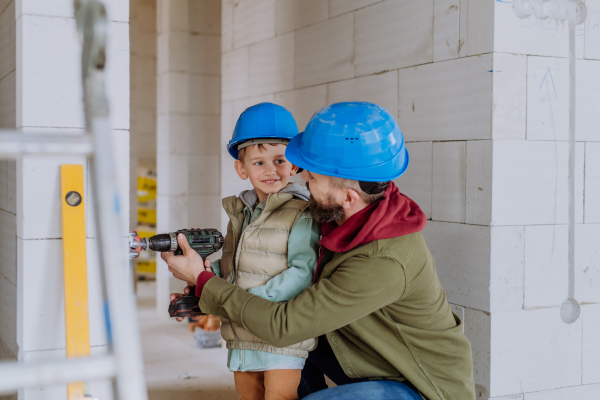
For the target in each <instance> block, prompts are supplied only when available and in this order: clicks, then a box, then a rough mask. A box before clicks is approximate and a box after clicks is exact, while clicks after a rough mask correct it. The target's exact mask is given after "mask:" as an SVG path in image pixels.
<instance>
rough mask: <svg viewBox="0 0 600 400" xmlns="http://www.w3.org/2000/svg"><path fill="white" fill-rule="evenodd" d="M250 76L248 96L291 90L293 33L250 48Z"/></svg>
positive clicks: (292, 81)
mask: <svg viewBox="0 0 600 400" xmlns="http://www.w3.org/2000/svg"><path fill="white" fill-rule="evenodd" d="M250 76H251V77H252V79H250V83H249V88H248V92H249V93H248V94H249V95H250V96H258V95H261V94H266V93H274V92H282V91H284V90H290V89H293V88H294V33H293V32H291V33H288V34H286V35H282V36H277V37H275V38H272V39H269V40H265V41H263V42H260V43H257V44H254V45H252V46H250Z"/></svg>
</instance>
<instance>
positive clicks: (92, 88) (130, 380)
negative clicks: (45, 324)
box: [0, 0, 148, 400]
mask: <svg viewBox="0 0 600 400" xmlns="http://www.w3.org/2000/svg"><path fill="white" fill-rule="evenodd" d="M74 3H75V19H76V21H77V30H78V33H79V37H80V39H81V41H82V43H83V51H82V78H83V101H84V107H85V122H86V127H87V133H86V135H80V136H74V135H48V134H42V135H36V134H26V135H23V134H20V133H17V132H14V131H7V130H2V131H0V158H17V157H19V156H21V155H24V154H77V155H86V156H87V157H89V159H90V166H91V172H92V174H91V176H92V181H93V185H94V186H93V187H94V190H93V193H94V200H95V204H96V208H95V209H94V215H95V218H96V229H97V237H98V246H99V252H98V253H99V256H100V265H101V272H102V274H101V275H102V287H103V295H104V307H105V312H106V324H107V336H108V343H109V349H110V352H109V354H107V355H102V356H93V357H90V358H78V359H69V360H66V361H55V362H45V363H17V362H2V363H0V394H2V393H8V392H12V391H15V390H17V389H20V388H25V387H34V386H46V385H54V384H61V383H67V382H76V381H88V380H98V379H106V378H112V379H113V389H114V392H115V398H118V399H121V400H147V398H148V395H147V392H146V382H145V379H144V373H143V361H142V349H141V343H140V336H139V329H138V323H137V313H136V305H135V298H134V295H133V290H132V286H131V285H130V284H129V275H130V265H129V258H128V254H127V252H128V249H127V232H125V231H122V229H121V227H120V222H119V219H120V214H121V209H124V208H125V207H128V205H125V204H122V205H119V193H118V186H117V175H116V168H115V164H114V162H113V154H112V150H111V145H110V126H109V122H108V101H107V99H106V95H105V92H104V65H105V60H106V12H105V8H104V5H103V4H102V3H101V2H100V1H98V0H74Z"/></svg>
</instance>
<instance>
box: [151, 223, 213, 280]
mask: <svg viewBox="0 0 600 400" xmlns="http://www.w3.org/2000/svg"><path fill="white" fill-rule="evenodd" d="M177 242H178V243H179V247H180V248H181V251H182V252H183V255H182V256H176V255H175V254H173V252H172V251H165V252H163V253H161V255H160V256H161V258H162V259H163V260H164V261H165V262H166V263H167V265H168V266H169V271H170V272H171V273H173V277H175V278H177V279H180V280H182V281H186V282H196V280H197V279H198V275H200V272H202V271H204V269H205V266H204V265H203V263H202V257H200V255H199V254H198V253H196V252H195V251H194V249H192V248H191V247H190V245H189V243H188V241H187V239H186V238H185V236H184V235H183V234H182V233H180V234H179V235H177ZM207 261H208V260H207ZM208 266H209V267H210V262H209V263H208Z"/></svg>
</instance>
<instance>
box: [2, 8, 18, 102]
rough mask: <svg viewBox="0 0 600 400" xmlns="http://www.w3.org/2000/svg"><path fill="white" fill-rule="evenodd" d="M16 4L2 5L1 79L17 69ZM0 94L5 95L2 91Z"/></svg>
mask: <svg viewBox="0 0 600 400" xmlns="http://www.w3.org/2000/svg"><path fill="white" fill-rule="evenodd" d="M16 34H17V31H16V26H15V2H14V1H11V2H10V3H8V4H4V7H1V5H0V79H2V78H4V77H5V76H6V75H8V74H9V73H10V72H12V71H13V70H14V69H15V68H16V67H17V59H16V51H17V50H16V45H17V37H16ZM0 93H3V92H2V91H0Z"/></svg>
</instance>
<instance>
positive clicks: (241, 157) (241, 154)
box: [238, 143, 281, 162]
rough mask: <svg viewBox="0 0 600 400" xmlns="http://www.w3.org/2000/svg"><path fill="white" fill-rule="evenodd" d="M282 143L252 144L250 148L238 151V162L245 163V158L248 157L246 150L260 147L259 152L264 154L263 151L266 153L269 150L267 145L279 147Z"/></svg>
mask: <svg viewBox="0 0 600 400" xmlns="http://www.w3.org/2000/svg"><path fill="white" fill-rule="evenodd" d="M280 144H281V143H259V144H251V145H250V146H248V147H244V148H243V149H240V150H239V151H238V160H240V161H241V162H244V157H246V149H248V148H250V147H254V146H258V150H259V151H260V152H261V153H262V152H263V151H265V150H266V149H267V148H266V147H265V146H266V145H269V146H277V145H280Z"/></svg>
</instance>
